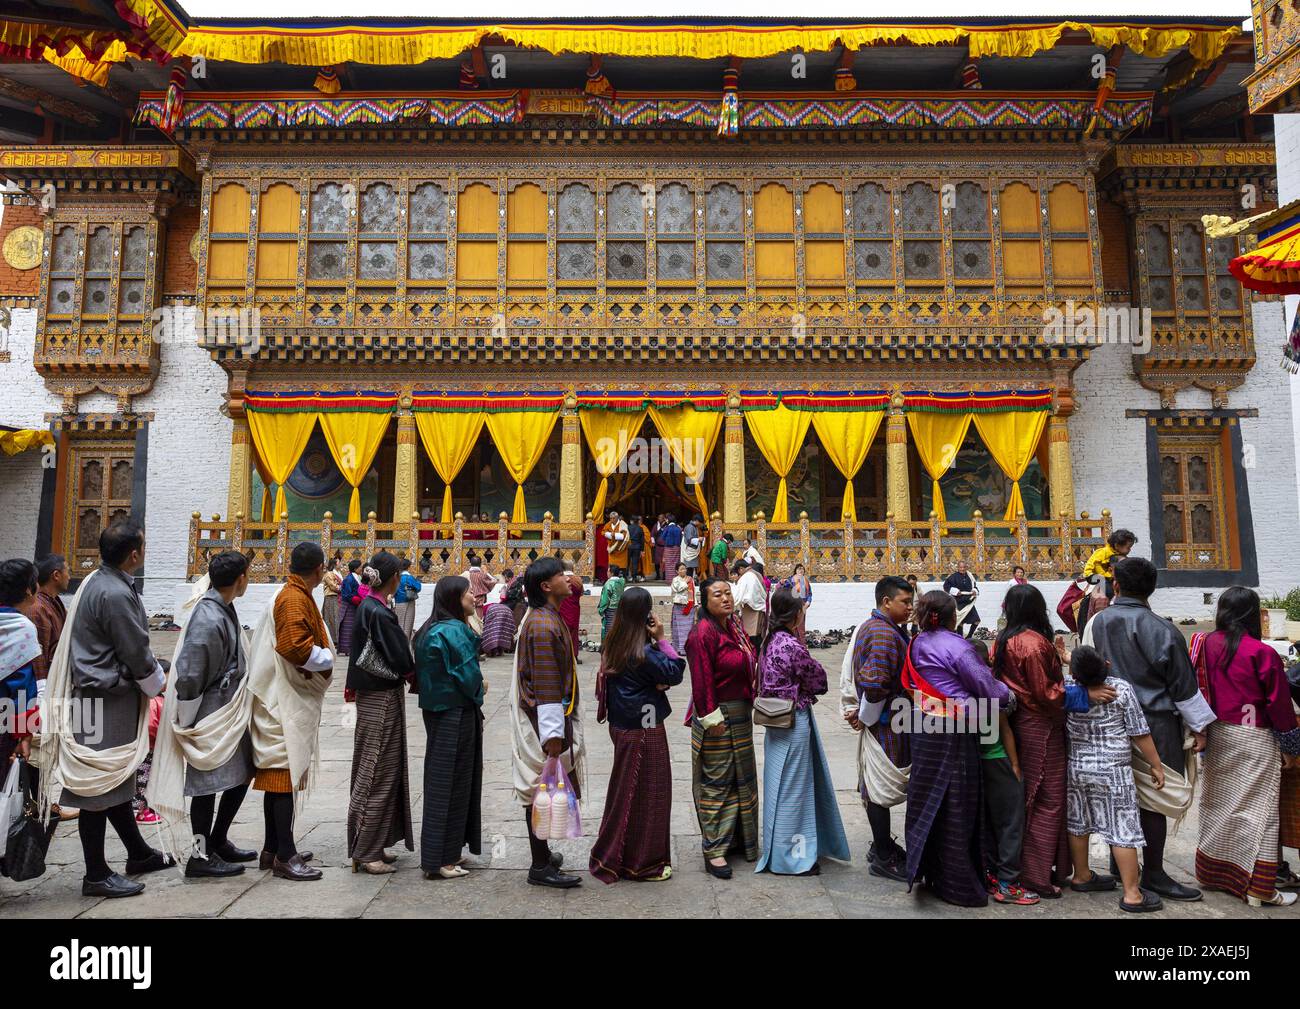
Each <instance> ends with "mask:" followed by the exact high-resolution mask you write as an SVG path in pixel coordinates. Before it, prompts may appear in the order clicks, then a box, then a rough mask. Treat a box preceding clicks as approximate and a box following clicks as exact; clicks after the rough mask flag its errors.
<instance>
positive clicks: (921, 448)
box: [907, 411, 971, 522]
mask: <svg viewBox="0 0 1300 1009" xmlns="http://www.w3.org/2000/svg"><path fill="white" fill-rule="evenodd" d="M970 419H971V415H970V414H968V413H937V412H936V413H930V412H928V411H922V412H919V413H918V412H909V413H908V414H907V426H908V427H909V428H910V429H911V431H912V441H914V442H915V443H916V452H917V455H919V456H920V457H921V465H922V466H924V467H925V471H926V472H927V473H928V474H930V479H931V480H932V481H933V486H932V487H931V488H930V497H931V499H932V500H931V502H930V508H931V509H932V510H933V511H934V513H935V515H937V516H938V518H939V521H940V522H946V521H948V513H947V512H946V511H945V510H944V507H943V492H942V491H941V490H940V489H939V478H940V477H942V476H943V475H944V474H945V473H947V472H948V470H949V469H950V468H951V467H952V464H953V463H954V462H956V461H957V453H958V452H960V451H961V443H962V442H964V441H965V440H966V432H967V431H968V430H969V429H970Z"/></svg>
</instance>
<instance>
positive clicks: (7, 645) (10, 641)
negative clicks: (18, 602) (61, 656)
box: [0, 612, 41, 679]
mask: <svg viewBox="0 0 1300 1009" xmlns="http://www.w3.org/2000/svg"><path fill="white" fill-rule="evenodd" d="M40 654H41V642H40V639H39V638H38V637H37V636H36V625H35V624H34V623H32V622H31V621H30V620H28V619H27V617H25V616H23V615H22V614H21V613H17V612H14V613H0V679H4V678H6V677H8V676H9V675H10V674H12V673H14V672H15V671H17V670H19V669H22V668H23V666H25V665H27V664H28V663H29V662H31V661H32V660H34V659H37V658H40Z"/></svg>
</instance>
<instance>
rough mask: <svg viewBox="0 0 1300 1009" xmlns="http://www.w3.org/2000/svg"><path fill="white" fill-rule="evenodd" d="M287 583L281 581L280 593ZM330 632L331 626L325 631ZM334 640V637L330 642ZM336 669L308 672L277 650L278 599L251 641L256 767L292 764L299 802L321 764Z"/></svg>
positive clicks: (290, 774)
mask: <svg viewBox="0 0 1300 1009" xmlns="http://www.w3.org/2000/svg"><path fill="white" fill-rule="evenodd" d="M283 591H284V588H283V586H281V588H280V590H279V592H277V593H276V598H278V597H279V594H280V592H283ZM328 633H329V632H328V631H326V634H328ZM330 644H331V645H333V642H330ZM333 675H334V673H333V670H330V671H329V672H324V673H312V675H311V676H310V677H305V676H303V675H302V673H300V672H298V670H297V669H295V668H294V667H293V666H292V665H290V664H289V662H288V660H287V659H285V658H284V656H282V655H281V654H280V653H279V652H277V651H276V650H275V598H273V599H272V600H271V602H270V605H268V606H267V607H266V610H265V612H263V614H262V619H261V620H260V621H258V624H257V627H256V628H254V630H253V640H252V642H251V643H250V644H249V646H248V675H247V676H246V677H245V679H246V680H247V682H248V690H249V693H250V694H251V695H252V721H251V724H250V726H249V728H250V734H251V736H252V739H253V766H254V767H256V768H259V769H261V770H270V769H275V768H288V770H289V778H290V780H291V787H292V788H293V789H294V792H293V795H294V805H295V807H297V806H298V805H300V804H301V801H302V799H305V798H306V793H307V792H309V791H310V789H311V786H312V784H313V783H314V781H315V778H316V770H317V768H318V765H319V763H320V718H321V708H322V707H323V706H324V703H325V692H326V691H327V690H328V689H329V685H330V680H331V678H332V677H333Z"/></svg>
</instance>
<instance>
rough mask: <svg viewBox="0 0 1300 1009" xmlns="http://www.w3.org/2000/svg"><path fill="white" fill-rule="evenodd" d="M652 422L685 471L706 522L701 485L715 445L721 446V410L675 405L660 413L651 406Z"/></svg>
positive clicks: (706, 509) (707, 512) (706, 507)
mask: <svg viewBox="0 0 1300 1009" xmlns="http://www.w3.org/2000/svg"><path fill="white" fill-rule="evenodd" d="M650 419H651V420H652V421H654V424H655V427H656V428H658V429H659V434H660V435H661V436H662V437H663V438H664V439H665V440H666V441H667V443H668V451H669V452H670V453H671V454H672V457H673V461H674V462H676V463H677V465H678V466H680V467H681V468H682V472H683V473H684V474H685V475H686V478H687V480H688V481H689V482H690V486H691V488H692V489H693V490H694V491H695V501H696V503H697V504H698V505H699V506H700V515H701V516H703V518H704V520H705V521H706V522H707V521H708V518H709V506H708V503H707V502H706V501H705V500H704V491H703V490H701V489H700V484H701V482H702V481H703V480H704V470H705V468H706V467H707V466H708V465H709V460H710V459H712V458H713V446H714V445H716V444H717V443H718V432H720V431H721V430H722V411H721V410H697V409H695V407H693V406H675V407H672V408H671V409H667V410H661V409H659V408H658V407H656V406H652V407H651V408H650Z"/></svg>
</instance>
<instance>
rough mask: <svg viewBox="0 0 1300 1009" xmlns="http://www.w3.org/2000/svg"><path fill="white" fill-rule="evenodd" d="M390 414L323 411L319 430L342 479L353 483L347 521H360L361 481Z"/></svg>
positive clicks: (381, 438)
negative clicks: (323, 433)
mask: <svg viewBox="0 0 1300 1009" xmlns="http://www.w3.org/2000/svg"><path fill="white" fill-rule="evenodd" d="M388 419H389V415H388V414H386V413H372V412H369V411H357V412H355V413H351V412H349V413H322V414H321V415H320V426H321V430H322V431H324V432H325V441H326V442H327V443H328V444H329V447H330V455H331V456H333V457H334V465H336V466H337V467H338V468H339V472H340V473H342V474H343V479H345V480H346V481H347V482H348V483H350V484H351V485H352V498H351V499H350V500H349V501H348V522H349V524H351V523H356V522H360V521H361V481H362V480H364V479H365V478H366V474H367V473H369V472H370V466H371V464H372V463H373V462H374V461H375V453H376V452H378V451H379V443H380V442H381V441H383V440H384V432H385V431H387V430H388Z"/></svg>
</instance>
